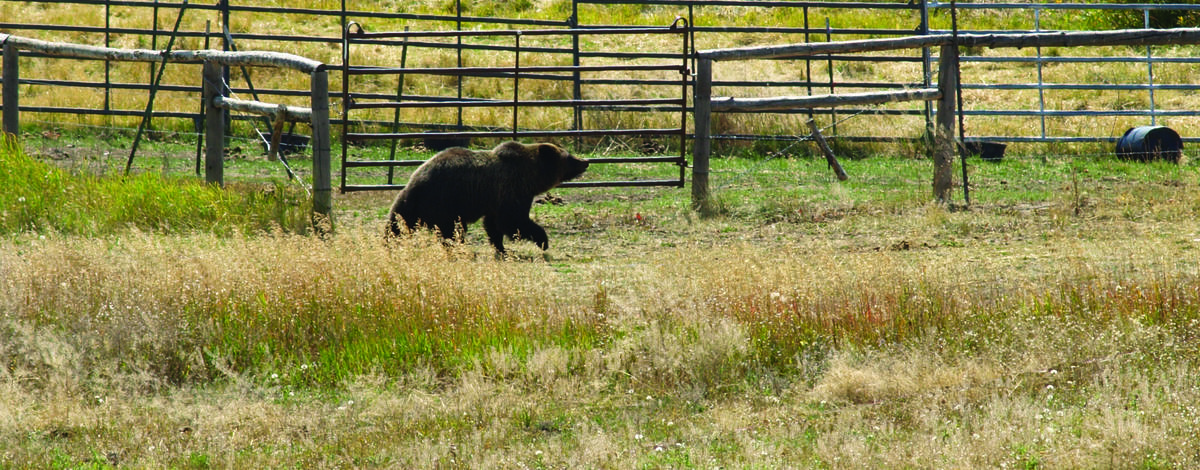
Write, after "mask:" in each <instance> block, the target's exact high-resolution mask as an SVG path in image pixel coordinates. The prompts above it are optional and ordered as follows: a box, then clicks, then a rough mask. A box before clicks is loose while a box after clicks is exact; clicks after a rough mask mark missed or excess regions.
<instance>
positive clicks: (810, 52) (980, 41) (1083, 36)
mask: <svg viewBox="0 0 1200 470" xmlns="http://www.w3.org/2000/svg"><path fill="white" fill-rule="evenodd" d="M953 42H954V36H953V35H951V34H935V35H930V36H910V37H904V38H887V39H863V40H858V41H839V42H825V43H808V44H788V45H782V46H764V47H739V48H732V49H710V50H706V51H700V52H699V53H698V55H699V56H700V57H703V58H707V59H712V60H750V59H789V58H804V57H810V56H817V55H825V54H846V53H854V52H877V51H889V50H896V49H918V48H923V47H933V46H943V45H949V44H952V43H953ZM1177 44H1200V28H1175V29H1151V30H1147V29H1120V30H1115V31H1070V32H1053V33H1013V34H959V35H958V45H960V46H974V47H994V48H999V47H1015V48H1025V47H1075V46H1165V45H1177Z"/></svg>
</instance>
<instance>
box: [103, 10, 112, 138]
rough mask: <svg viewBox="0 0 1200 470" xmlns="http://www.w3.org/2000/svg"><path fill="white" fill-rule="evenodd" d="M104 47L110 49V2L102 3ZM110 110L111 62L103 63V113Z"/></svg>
mask: <svg viewBox="0 0 1200 470" xmlns="http://www.w3.org/2000/svg"><path fill="white" fill-rule="evenodd" d="M104 47H112V1H111V0H105V2H104ZM111 109H112V62H111V61H108V60H105V61H104V112H105V115H106V116H107V114H108V111H110V110H111Z"/></svg>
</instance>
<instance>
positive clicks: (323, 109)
mask: <svg viewBox="0 0 1200 470" xmlns="http://www.w3.org/2000/svg"><path fill="white" fill-rule="evenodd" d="M311 124H312V141H311V144H312V152H313V162H312V165H313V183H312V184H313V194H312V198H313V208H312V210H313V226H314V227H315V228H316V230H317V231H319V232H320V231H331V230H333V186H332V183H331V181H332V179H333V177H332V172H331V170H330V157H329V149H330V135H329V132H330V131H329V72H326V71H325V69H324V68H323V67H322V68H318V69H317V70H316V71H314V72H313V73H312V123H311Z"/></svg>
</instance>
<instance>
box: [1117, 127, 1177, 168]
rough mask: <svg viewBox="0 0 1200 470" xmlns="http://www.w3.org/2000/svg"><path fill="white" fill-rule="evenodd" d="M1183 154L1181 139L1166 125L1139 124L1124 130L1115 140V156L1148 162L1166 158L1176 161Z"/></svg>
mask: <svg viewBox="0 0 1200 470" xmlns="http://www.w3.org/2000/svg"><path fill="white" fill-rule="evenodd" d="M1182 156H1183V139H1180V138H1179V133H1177V132H1175V131H1174V130H1171V128H1169V127H1166V126H1140V127H1134V128H1131V129H1129V130H1127V131H1125V135H1123V136H1121V139H1120V140H1118V141H1117V158H1120V159H1122V160H1134V161H1139V162H1148V161H1152V160H1167V161H1170V162H1175V163H1178V162H1179V159H1180V157H1182Z"/></svg>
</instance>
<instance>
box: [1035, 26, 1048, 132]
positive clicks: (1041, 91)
mask: <svg viewBox="0 0 1200 470" xmlns="http://www.w3.org/2000/svg"><path fill="white" fill-rule="evenodd" d="M1033 30H1034V31H1037V32H1039V33H1040V32H1041V31H1042V10H1041V9H1040V8H1034V9H1033ZM1036 51H1037V76H1038V117H1040V118H1041V121H1042V138H1043V139H1045V138H1046V82H1045V81H1044V80H1043V79H1042V67H1043V65H1044V61H1043V60H1042V46H1038V47H1037V48H1036Z"/></svg>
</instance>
